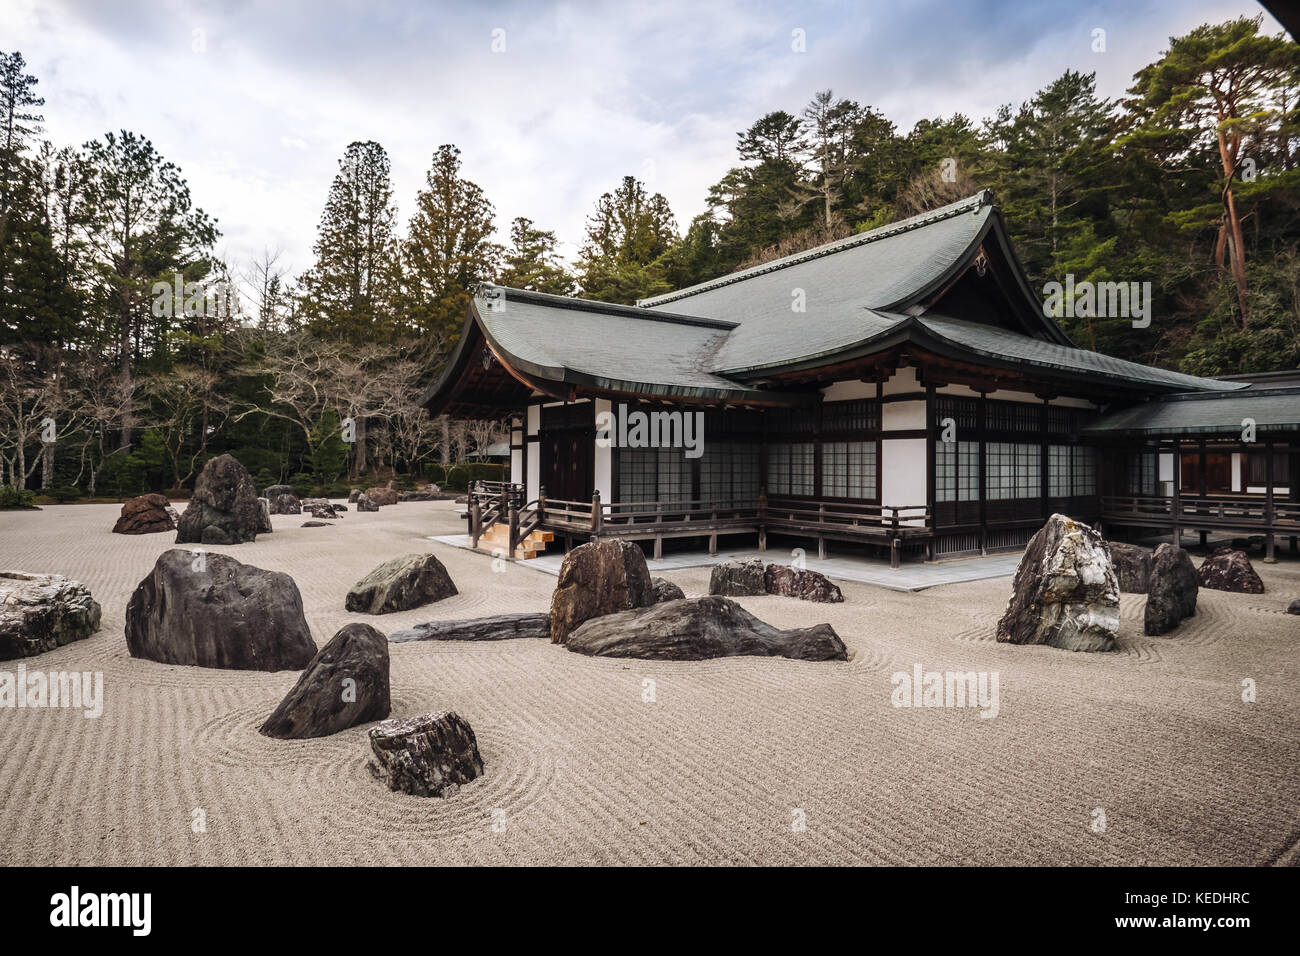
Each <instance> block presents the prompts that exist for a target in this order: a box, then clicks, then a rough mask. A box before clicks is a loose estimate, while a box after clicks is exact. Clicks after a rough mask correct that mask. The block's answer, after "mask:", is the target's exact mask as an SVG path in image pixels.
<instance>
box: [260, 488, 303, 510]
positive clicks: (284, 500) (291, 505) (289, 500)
mask: <svg viewBox="0 0 1300 956" xmlns="http://www.w3.org/2000/svg"><path fill="white" fill-rule="evenodd" d="M266 501H269V502H270V514H273V515H300V514H302V512H303V503H302V502H300V501H299V499H298V496H296V494H294V493H292V492H285V493H283V494H277V496H276V497H273V498H268V499H266Z"/></svg>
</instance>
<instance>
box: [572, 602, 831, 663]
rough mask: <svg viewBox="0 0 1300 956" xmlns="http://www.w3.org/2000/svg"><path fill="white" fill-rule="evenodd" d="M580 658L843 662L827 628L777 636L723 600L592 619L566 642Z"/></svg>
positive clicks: (774, 630) (657, 606) (669, 604)
mask: <svg viewBox="0 0 1300 956" xmlns="http://www.w3.org/2000/svg"><path fill="white" fill-rule="evenodd" d="M565 646H566V647H567V648H568V649H569V650H571V651H574V652H576V653H579V654H589V655H592V656H594V657H636V658H642V659H646V660H659V661H700V660H707V659H709V658H714V657H735V656H740V655H756V656H759V657H789V658H792V659H794V660H802V661H843V660H847V659H848V652H847V650H846V649H845V647H844V642H843V641H841V640H840V639H839V636H838V635H837V634H836V633H835V631H834V629H833V628H832V627H831V626H830V625H829V624H817V625H814V626H813V627H805V628H795V629H793V630H789V631H782V630H779V629H778V628H775V627H772V625H770V624H765V623H764V622H762V621H760V620H759V619H758V618H756V617H754V615H752V614H750V613H749V612H748V611H746V610H745V609H744V608H743V607H741V606H740V605H739V604H737V603H736V602H735V601H732V600H729V599H727V598H724V597H716V596H714V597H700V598H687V599H685V600H681V601H665V602H664V603H663V604H654V605H651V606H650V607H645V608H636V609H634V610H631V611H620V612H619V613H617V614H607V615H604V616H603V617H597V618H592V619H591V620H589V621H587V622H586V623H585V624H583V625H582V626H580V627H579V628H578V629H577V630H575V631H574V632H573V633H572V634H570V635H569V639H568V640H567V641H566V642H565Z"/></svg>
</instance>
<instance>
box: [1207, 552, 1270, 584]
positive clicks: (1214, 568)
mask: <svg viewBox="0 0 1300 956" xmlns="http://www.w3.org/2000/svg"><path fill="white" fill-rule="evenodd" d="M1197 577H1198V578H1199V579H1200V583H1201V587H1203V588H1210V589H1211V590H1214V591H1234V592H1236V593H1237V594H1263V593H1264V582H1263V581H1261V580H1260V579H1259V574H1258V573H1256V571H1255V568H1254V566H1253V565H1252V564H1251V563H1250V558H1249V557H1248V556H1247V555H1246V552H1245V551H1237V550H1233V549H1232V548H1219V549H1218V550H1217V551H1215V552H1214V553H1213V554H1212V555H1210V556H1209V557H1208V558H1206V559H1205V561H1204V562H1202V564H1201V568H1200V570H1199V571H1198V572H1197Z"/></svg>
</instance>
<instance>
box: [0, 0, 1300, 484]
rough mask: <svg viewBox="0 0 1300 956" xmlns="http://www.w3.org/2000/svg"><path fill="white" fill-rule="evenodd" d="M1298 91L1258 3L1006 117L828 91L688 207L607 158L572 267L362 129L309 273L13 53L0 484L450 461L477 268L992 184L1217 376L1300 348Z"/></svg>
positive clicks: (838, 223) (618, 282) (505, 278)
mask: <svg viewBox="0 0 1300 956" xmlns="http://www.w3.org/2000/svg"><path fill="white" fill-rule="evenodd" d="M1298 98H1300V47H1298V46H1297V45H1296V44H1295V43H1294V42H1292V41H1290V40H1289V39H1286V38H1284V37H1281V36H1269V35H1266V34H1265V33H1263V32H1262V31H1261V27H1260V20H1258V19H1256V20H1249V19H1240V20H1235V21H1231V22H1227V23H1223V24H1218V25H1205V26H1202V27H1199V28H1197V29H1196V30H1194V31H1192V32H1191V33H1189V34H1187V35H1185V36H1182V37H1177V38H1173V39H1172V40H1171V41H1170V43H1169V45H1168V47H1167V49H1166V51H1165V52H1164V53H1163V54H1162V55H1161V56H1160V58H1159V59H1158V60H1156V62H1154V63H1152V64H1150V65H1148V66H1147V67H1145V68H1143V69H1142V70H1141V71H1139V72H1138V74H1137V75H1136V76H1134V77H1133V80H1132V85H1131V87H1130V88H1129V91H1128V94H1127V95H1126V96H1124V97H1123V98H1121V99H1120V100H1118V101H1109V100H1104V99H1101V98H1099V97H1098V95H1097V93H1096V86H1095V78H1094V76H1092V75H1090V74H1081V73H1077V72H1073V71H1066V72H1065V73H1063V74H1062V75H1061V76H1060V77H1059V78H1058V79H1056V80H1055V81H1054V82H1052V83H1051V84H1050V85H1049V86H1047V87H1046V88H1044V89H1041V90H1037V91H1031V90H1026V91H1023V99H1022V100H1021V101H1020V102H1015V103H1009V104H1008V105H1006V106H1004V107H1003V108H1001V109H1000V110H999V111H998V112H997V114H996V115H994V116H989V117H981V118H972V117H966V116H962V115H959V114H955V115H951V116H948V117H944V116H941V115H940V116H936V117H934V118H932V119H925V120H922V121H920V122H918V123H916V124H915V125H914V126H913V127H912V128H911V129H910V130H903V129H900V128H898V127H897V126H896V124H895V123H894V122H893V121H892V120H891V119H890V118H889V117H887V116H885V115H883V114H882V113H881V112H880V111H879V110H878V109H876V108H874V107H872V106H871V105H870V104H864V103H859V102H857V101H855V100H854V99H852V98H842V97H840V96H837V95H836V94H835V93H833V92H832V91H830V90H825V91H820V92H815V93H813V95H812V96H811V99H810V100H809V101H808V102H807V103H805V104H773V106H777V107H779V108H777V109H775V110H773V111H772V112H770V113H767V114H766V115H764V116H761V117H758V118H757V119H756V120H755V121H754V123H753V124H752V125H751V126H750V127H749V128H748V129H746V130H744V131H742V132H740V133H739V134H738V137H737V143H736V164H735V166H734V167H733V168H731V169H729V170H725V171H723V170H720V171H719V172H720V176H719V179H718V181H717V182H716V183H715V184H714V185H713V186H712V187H711V189H710V190H709V193H708V197H707V205H708V210H707V212H705V213H704V214H702V215H699V216H697V217H696V218H695V219H694V220H692V221H690V222H689V223H685V224H682V223H679V222H678V220H677V219H676V217H675V216H674V214H673V212H672V210H671V209H670V207H669V203H668V200H667V199H666V198H665V197H664V196H662V195H659V194H656V193H650V192H648V191H647V189H646V187H645V186H644V185H643V184H642V183H641V182H639V181H637V179H636V178H634V177H631V176H628V177H624V178H623V179H622V181H621V182H619V183H617V184H613V183H611V184H610V185H611V187H612V188H610V190H609V191H608V192H605V193H603V194H601V195H599V196H593V206H592V209H591V212H590V214H589V216H588V220H587V230H586V235H585V237H582V242H581V253H580V256H579V257H578V259H577V261H574V262H566V261H564V260H563V259H562V258H561V256H560V255H559V254H558V252H557V249H558V247H559V243H558V240H557V237H556V235H555V233H554V232H552V231H548V230H547V229H545V228H543V227H542V226H539V225H538V224H536V223H534V222H532V221H531V220H529V219H527V218H524V217H523V216H519V217H517V218H515V219H514V220H513V221H512V222H510V223H509V224H503V223H501V222H499V221H498V214H497V210H496V208H495V207H494V205H493V204H492V202H491V199H490V197H488V196H487V195H485V193H484V191H483V190H482V189H481V188H480V187H479V186H478V185H476V184H475V183H474V182H473V181H472V180H471V177H470V175H469V174H468V172H467V171H466V170H465V169H464V168H462V162H461V158H460V153H459V151H458V150H457V149H456V147H455V146H452V145H441V146H437V148H436V149H435V150H434V151H433V154H432V160H431V163H430V166H429V169H428V172H427V174H426V178H425V184H424V186H423V188H422V189H421V190H420V191H419V193H418V194H417V195H416V196H414V197H402V199H403V208H406V209H409V210H410V216H409V218H408V219H406V220H405V221H403V220H401V219H399V216H398V200H397V197H395V196H394V194H393V187H392V183H391V170H390V163H389V158H388V155H387V154H386V152H385V150H384V148H383V146H382V145H381V144H379V143H375V142H356V143H352V144H351V145H350V146H348V148H347V150H346V151H345V153H344V155H343V156H342V157H341V159H340V160H339V164H338V173H337V175H336V176H335V179H334V182H333V184H332V185H331V187H330V189H329V191H328V195H326V196H324V197H322V198H323V201H324V205H323V211H322V213H321V217H320V220H319V223H318V226H317V238H316V243H315V246H314V250H313V251H314V262H312V263H311V264H310V265H309V266H308V267H307V268H306V269H305V270H304V271H302V272H300V273H297V272H294V271H291V270H290V269H289V268H288V266H287V264H286V263H284V262H282V261H281V260H282V257H281V256H280V255H279V254H278V253H276V252H275V251H268V252H266V254H264V255H263V256H260V257H259V258H258V259H257V260H256V261H252V262H223V261H220V260H219V259H218V258H217V256H216V254H215V251H214V250H215V248H216V246H217V243H218V241H219V237H220V224H219V223H218V222H216V221H215V220H214V219H213V218H212V216H210V215H209V214H208V213H207V212H205V211H204V210H203V209H202V208H201V202H202V197H198V196H192V195H191V192H190V188H189V186H188V184H187V182H186V179H185V175H184V171H183V170H181V169H179V168H177V167H176V166H175V165H173V164H172V163H170V162H169V161H168V160H167V158H166V157H164V156H162V155H160V154H159V152H158V151H157V150H156V149H155V148H154V146H153V145H152V144H151V143H150V141H149V139H148V138H147V136H146V135H144V134H142V133H138V132H128V131H120V132H109V133H105V134H104V135H103V136H102V137H100V138H99V139H96V140H92V141H90V142H87V143H84V144H81V145H70V144H54V143H51V142H49V141H48V140H47V139H46V138H45V130H44V121H45V112H46V110H57V109H58V104H57V103H48V104H47V103H46V102H45V100H44V99H43V98H42V96H41V87H40V80H39V77H37V76H34V75H32V74H31V73H30V72H29V71H28V67H27V64H26V62H25V60H24V58H23V56H22V54H21V52H18V51H15V52H11V53H0V121H2V122H3V129H0V343H4V344H3V347H0V485H9V486H12V487H13V488H15V489H24V488H33V487H40V488H42V489H46V490H47V491H50V492H57V494H58V496H60V497H63V498H71V497H74V496H76V495H79V494H85V495H92V496H93V495H105V494H107V495H111V496H120V495H127V494H135V493H137V492H139V491H141V490H146V489H149V490H163V489H178V488H182V487H184V486H186V485H187V484H188V483H189V482H191V481H192V480H193V478H194V476H195V475H196V474H197V473H198V471H199V469H201V468H202V466H203V463H204V462H205V461H206V460H207V459H208V458H210V457H211V456H213V455H216V454H220V453H223V452H232V453H233V454H235V455H236V457H238V458H239V459H240V460H241V461H243V463H244V464H245V465H246V466H247V467H248V468H249V469H250V470H251V471H252V472H253V473H254V475H255V476H257V477H258V480H259V483H261V484H269V483H272V482H273V481H282V480H292V481H296V482H297V483H300V484H309V485H311V486H314V487H321V488H324V487H329V486H331V485H332V484H334V483H336V482H339V481H341V480H343V479H345V478H346V477H349V476H351V477H354V478H355V477H357V476H360V475H363V474H386V473H392V472H397V473H400V474H404V475H412V474H430V475H433V476H434V477H435V479H436V478H440V477H441V478H445V477H446V473H445V468H444V467H438V468H434V467H433V466H434V465H435V463H438V464H439V465H441V466H446V465H448V464H451V463H455V462H459V461H464V460H466V459H474V458H478V457H480V456H482V455H483V454H484V453H485V452H486V449H487V446H488V445H489V444H491V443H492V442H493V441H495V440H497V439H498V438H499V437H500V433H499V429H497V428H495V427H494V426H493V425H492V424H491V423H482V424H479V425H466V424H464V423H461V424H448V423H446V422H441V421H429V420H427V419H426V417H425V415H424V413H423V411H422V410H421V409H420V408H419V407H418V405H417V399H418V396H419V393H420V392H421V391H422V389H423V388H425V387H426V386H427V385H428V384H429V383H430V382H431V381H432V380H433V379H434V378H436V376H437V374H438V372H439V370H440V368H441V365H442V363H443V362H444V361H445V359H446V356H447V355H448V354H449V352H450V349H451V348H452V347H453V346H454V344H455V340H456V336H457V334H458V331H459V328H460V325H461V323H462V321H463V319H464V315H465V310H466V307H467V304H468V302H469V299H470V297H471V296H472V294H473V293H474V291H475V290H477V289H478V288H480V287H481V286H482V285H483V284H484V283H489V282H496V283H501V284H505V285H510V286H516V287H521V288H529V289H536V290H540V291H544V292H551V293H560V294H579V295H584V296H588V297H592V298H598V299H602V300H606V301H616V302H629V303H630V302H635V301H636V300H637V299H639V298H643V297H646V296H649V295H653V294H656V293H659V292H664V291H667V290H669V289H672V288H678V287H681V286H685V285H690V284H692V283H695V282H699V281H703V280H705V279H709V278H712V277H715V276H718V275H722V274H725V273H727V272H730V271H732V270H735V269H738V268H743V267H746V266H749V265H753V264H756V263H760V262H763V261H766V260H769V259H772V258H776V257H779V256H782V255H786V254H789V253H791V252H796V251H800V250H802V249H805V248H809V247H811V246H814V245H818V244H820V243H823V242H826V241H829V240H832V239H836V238H840V237H843V236H847V235H850V234H853V233H854V232H859V231H863V230H866V229H870V228H873V227H875V226H878V225H881V224H884V223H887V222H890V221H892V220H895V219H898V218H902V217H906V216H909V215H914V214H916V213H919V212H923V211H925V210H927V209H932V208H935V207H937V206H941V205H944V204H945V203H948V202H951V201H953V200H954V199H958V198H962V197H964V196H968V195H970V194H971V193H973V192H975V191H977V190H979V189H985V188H987V189H991V190H992V191H993V192H994V194H995V196H996V198H997V200H998V201H999V203H1000V204H1001V205H1002V208H1003V210H1004V213H1005V215H1006V217H1007V221H1008V224H1009V226H1010V228H1011V231H1012V234H1013V239H1014V241H1015V243H1016V248H1017V250H1018V252H1019V254H1020V256H1021V259H1022V261H1023V264H1024V266H1025V268H1026V270H1027V271H1028V273H1029V275H1030V278H1031V281H1032V284H1033V286H1034V287H1035V288H1036V289H1038V288H1041V287H1042V286H1043V285H1044V284H1045V283H1047V282H1053V281H1055V282H1064V281H1065V278H1066V277H1067V276H1073V277H1074V280H1075V282H1083V281H1087V280H1090V281H1093V282H1099V281H1116V282H1150V283H1151V287H1152V292H1153V302H1152V304H1151V315H1152V321H1151V324H1150V326H1149V327H1147V328H1135V327H1134V326H1133V324H1132V322H1130V321H1129V320H1127V319H1119V318H1110V319H1094V318H1090V317H1087V316H1082V317H1069V316H1065V317H1062V319H1061V322H1062V324H1063V326H1064V327H1065V328H1066V330H1067V332H1068V333H1069V334H1070V335H1071V336H1072V337H1073V338H1074V340H1075V341H1076V342H1077V343H1078V344H1079V345H1081V346H1083V347H1086V348H1091V349H1096V350H1098V351H1102V352H1107V353H1111V354H1116V355H1121V356H1124V357H1126V358H1132V359H1136V360H1139V361H1144V362H1148V363H1151V364H1155V365H1160V366H1164V367H1167V368H1176V369H1180V370H1182V371H1186V372H1192V373H1196V374H1205V375H1210V374H1216V373H1219V374H1222V373H1232V372H1249V371H1262V370H1271V369H1281V368H1296V367H1297V366H1300V169H1298V168H1297V152H1298V151H1300V109H1297V99H1298ZM432 145H433V144H431V148H432ZM538 177H539V181H541V180H544V178H545V171H544V170H539V171H538ZM593 192H594V190H593ZM498 236H500V237H503V238H505V237H507V236H508V238H507V239H506V241H505V242H504V243H500V242H498V241H497V237H498ZM575 238H576V237H575ZM51 422H52V423H53V425H52V426H51ZM12 494H13V493H12V492H11V496H12Z"/></svg>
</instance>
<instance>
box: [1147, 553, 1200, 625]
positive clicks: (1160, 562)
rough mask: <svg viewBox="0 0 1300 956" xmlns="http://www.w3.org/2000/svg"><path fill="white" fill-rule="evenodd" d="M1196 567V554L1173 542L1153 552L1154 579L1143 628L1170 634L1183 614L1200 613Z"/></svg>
mask: <svg viewBox="0 0 1300 956" xmlns="http://www.w3.org/2000/svg"><path fill="white" fill-rule="evenodd" d="M1196 592H1197V580H1196V568H1195V567H1194V566H1193V565H1192V556H1191V555H1190V554H1188V553H1187V552H1186V551H1184V550H1183V549H1182V548H1179V547H1175V546H1174V545H1172V544H1168V543H1166V544H1162V545H1160V546H1159V547H1157V548H1156V551H1155V554H1153V555H1152V556H1151V579H1150V586H1149V587H1148V589H1147V606H1146V611H1145V612H1144V615H1143V620H1142V630H1143V631H1144V632H1145V633H1147V634H1149V635H1152V636H1154V635H1157V634H1168V633H1169V632H1170V631H1172V630H1173V629H1174V628H1176V627H1177V626H1178V624H1179V622H1180V621H1182V620H1183V618H1186V617H1191V616H1192V615H1193V614H1195V613H1196Z"/></svg>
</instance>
